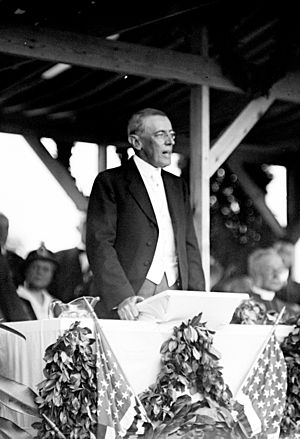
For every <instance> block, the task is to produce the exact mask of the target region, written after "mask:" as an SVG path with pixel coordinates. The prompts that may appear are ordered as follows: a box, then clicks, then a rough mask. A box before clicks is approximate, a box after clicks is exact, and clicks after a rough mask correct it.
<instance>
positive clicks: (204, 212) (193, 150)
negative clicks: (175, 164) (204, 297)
mask: <svg viewBox="0 0 300 439" xmlns="http://www.w3.org/2000/svg"><path fill="white" fill-rule="evenodd" d="M209 144H210V140H209V88H208V87H206V86H202V87H199V86H198V87H192V88H191V104H190V189H191V191H190V192H191V206H192V211H193V217H194V223H195V230H196V236H197V239H198V243H199V248H200V251H201V257H202V265H203V271H204V274H205V283H206V289H207V290H208V291H209V289H210V275H209V274H210V232H209V230H210V216H209V146H210V145H209Z"/></svg>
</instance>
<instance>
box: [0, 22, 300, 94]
mask: <svg viewBox="0 0 300 439" xmlns="http://www.w3.org/2000/svg"><path fill="white" fill-rule="evenodd" d="M0 51H1V52H4V53H9V54H12V55H19V56H24V57H29V58H36V59H41V60H46V61H52V62H54V63H57V62H62V63H67V64H72V65H77V66H82V67H88V68H94V69H102V70H108V71H111V72H119V73H124V74H131V75H137V76H142V77H146V78H147V77H149V78H157V79H162V80H167V81H176V82H182V83H187V84H191V85H207V86H210V87H213V88H217V89H222V90H227V91H233V92H239V93H242V90H241V89H239V88H238V87H237V86H235V85H234V84H233V82H232V81H231V80H230V79H229V78H226V77H225V76H224V75H223V74H222V71H221V68H220V66H219V65H218V64H217V63H216V62H215V61H214V60H213V59H210V58H208V57H206V56H200V55H193V54H188V53H181V52H178V51H176V50H171V49H160V48H153V47H148V46H142V45H138V44H130V43H125V42H120V41H112V40H107V39H104V38H100V37H96V36H91V35H85V34H79V33H75V32H69V31H63V30H58V29H46V28H42V27H40V26H20V25H19V26H12V25H9V24H1V25H0ZM272 94H273V95H274V96H275V98H277V99H282V100H287V101H291V102H300V70H298V71H295V72H291V73H289V74H287V75H286V77H284V78H283V79H281V80H280V81H278V83H276V84H275V85H274V86H273V87H272Z"/></svg>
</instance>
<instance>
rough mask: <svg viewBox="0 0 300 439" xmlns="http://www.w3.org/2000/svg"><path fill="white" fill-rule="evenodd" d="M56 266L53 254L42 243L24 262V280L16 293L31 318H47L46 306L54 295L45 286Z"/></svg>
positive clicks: (50, 279) (47, 284)
mask: <svg viewBox="0 0 300 439" xmlns="http://www.w3.org/2000/svg"><path fill="white" fill-rule="evenodd" d="M57 267H58V263H57V261H56V259H55V256H54V254H53V253H52V252H50V251H49V250H47V249H46V247H45V245H44V244H43V243H42V244H41V246H40V248H38V249H37V250H34V251H32V252H30V253H29V254H28V256H27V258H26V260H25V262H24V276H25V281H24V284H23V285H20V286H19V287H18V289H17V293H18V296H19V297H20V298H21V299H22V302H23V305H24V307H25V308H26V312H27V313H28V314H29V316H30V319H31V320H36V319H37V320H40V319H47V318H48V308H49V305H50V303H51V302H52V300H54V297H53V296H51V294H49V293H48V291H47V288H48V286H49V284H50V283H51V281H52V278H53V275H54V272H55V270H56V269H57Z"/></svg>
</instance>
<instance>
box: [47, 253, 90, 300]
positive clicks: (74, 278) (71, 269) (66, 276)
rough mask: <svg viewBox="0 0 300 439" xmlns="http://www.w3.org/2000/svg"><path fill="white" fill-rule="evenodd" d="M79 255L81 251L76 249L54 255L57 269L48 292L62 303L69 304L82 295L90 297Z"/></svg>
mask: <svg viewBox="0 0 300 439" xmlns="http://www.w3.org/2000/svg"><path fill="white" fill-rule="evenodd" d="M80 253H81V250H79V249H78V248H77V247H74V248H69V249H66V250H60V251H59V252H56V253H55V259H56V260H57V262H58V268H57V270H56V272H55V274H54V277H53V281H52V282H51V285H50V286H49V287H48V291H49V293H50V294H52V295H53V296H54V297H56V298H58V299H60V300H62V301H63V302H70V301H71V300H73V299H75V298H76V297H79V296H82V295H90V292H89V285H85V284H84V275H83V273H82V270H81V264H80Z"/></svg>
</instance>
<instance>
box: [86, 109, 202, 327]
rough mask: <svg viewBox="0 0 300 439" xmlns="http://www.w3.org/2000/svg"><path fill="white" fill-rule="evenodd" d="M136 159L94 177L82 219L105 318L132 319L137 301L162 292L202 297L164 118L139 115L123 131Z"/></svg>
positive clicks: (182, 187)
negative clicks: (171, 168) (193, 293)
mask: <svg viewBox="0 0 300 439" xmlns="http://www.w3.org/2000/svg"><path fill="white" fill-rule="evenodd" d="M128 140H129V143H130V144H131V145H132V146H133V148H134V150H135V155H134V157H132V158H130V159H129V160H128V161H127V162H125V163H124V164H122V166H120V167H117V168H114V169H109V170H106V171H104V172H101V173H100V174H98V176H97V177H96V179H95V182H94V185H93V188H92V191H91V195H90V199H89V205H88V212H87V255H88V258H89V262H90V266H91V269H92V272H93V275H94V280H95V290H96V292H97V294H98V295H99V296H100V297H101V299H102V304H103V305H104V306H105V307H106V311H107V317H109V318H116V317H119V318H121V319H129V320H133V319H136V318H137V316H138V313H139V312H138V309H137V307H136V304H137V302H139V301H140V300H143V298H145V297H149V295H150V296H151V295H153V294H157V293H159V292H160V291H162V290H164V289H183V290H187V289H189V290H198V291H200V290H204V289H205V282H204V275H203V269H202V263H201V257H200V252H199V248H198V244H197V239H196V235H195V230H194V225H193V218H192V213H191V209H190V199H189V193H188V187H187V184H186V182H185V180H184V179H183V178H180V177H177V176H175V175H173V174H170V173H169V172H166V171H163V170H162V168H164V167H166V166H168V165H170V163H171V154H172V151H173V147H174V144H175V133H174V131H173V128H172V124H171V122H170V120H169V118H168V117H167V116H166V114H165V113H163V112H161V111H159V110H155V109H151V108H150V109H144V110H141V111H140V112H138V113H136V114H134V115H133V116H132V117H131V119H130V121H129V124H128Z"/></svg>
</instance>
